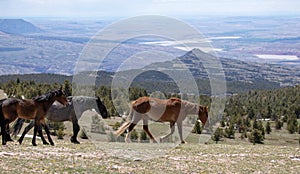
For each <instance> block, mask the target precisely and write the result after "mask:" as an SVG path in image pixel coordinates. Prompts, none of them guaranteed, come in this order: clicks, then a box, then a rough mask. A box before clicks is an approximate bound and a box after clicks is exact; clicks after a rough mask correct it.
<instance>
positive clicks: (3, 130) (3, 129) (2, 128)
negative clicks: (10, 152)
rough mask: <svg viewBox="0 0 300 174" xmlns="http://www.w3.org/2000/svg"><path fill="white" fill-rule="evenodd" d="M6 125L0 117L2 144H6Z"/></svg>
mask: <svg viewBox="0 0 300 174" xmlns="http://www.w3.org/2000/svg"><path fill="white" fill-rule="evenodd" d="M5 128H6V126H5V120H3V119H1V134H2V145H6V129H5Z"/></svg>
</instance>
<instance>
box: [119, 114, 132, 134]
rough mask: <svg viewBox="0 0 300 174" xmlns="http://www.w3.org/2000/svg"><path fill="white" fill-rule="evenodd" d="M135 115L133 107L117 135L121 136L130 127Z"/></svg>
mask: <svg viewBox="0 0 300 174" xmlns="http://www.w3.org/2000/svg"><path fill="white" fill-rule="evenodd" d="M132 117H133V108H131V109H130V112H129V115H128V116H127V118H126V121H125V122H124V123H123V124H122V126H120V127H119V129H118V130H117V131H116V132H115V134H116V135H117V136H120V135H121V134H122V133H123V132H125V130H126V129H127V128H128V127H129V125H130V123H131V120H132Z"/></svg>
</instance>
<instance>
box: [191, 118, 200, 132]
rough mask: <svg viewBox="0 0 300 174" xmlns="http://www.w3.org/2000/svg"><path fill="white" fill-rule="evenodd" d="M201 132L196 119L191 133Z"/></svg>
mask: <svg viewBox="0 0 300 174" xmlns="http://www.w3.org/2000/svg"><path fill="white" fill-rule="evenodd" d="M201 132H202V128H201V124H200V122H199V121H196V123H195V125H194V128H193V130H192V133H195V134H201Z"/></svg>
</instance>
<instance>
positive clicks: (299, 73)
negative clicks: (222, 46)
mask: <svg viewBox="0 0 300 174" xmlns="http://www.w3.org/2000/svg"><path fill="white" fill-rule="evenodd" d="M211 59H215V60H219V62H220V63H221V64H222V67H223V70H224V74H225V78H226V81H232V82H243V83H254V81H269V82H274V83H278V84H280V85H281V86H291V85H296V84H299V81H300V69H299V67H293V66H287V65H278V64H260V63H256V62H249V61H248V62H246V61H240V60H237V59H229V58H217V57H215V56H213V55H210V54H207V53H204V52H202V51H201V50H199V49H193V50H192V51H189V52H187V53H186V54H185V55H183V56H181V57H178V58H177V59H175V60H172V61H166V62H163V63H155V64H151V65H149V66H147V67H145V69H153V68H154V67H155V68H156V69H167V68H172V69H176V67H178V66H176V64H178V62H182V63H183V64H184V65H185V66H186V67H187V68H188V69H189V70H190V72H191V73H192V74H193V76H194V78H197V79H207V78H208V75H207V69H206V68H205V67H204V65H203V62H205V61H209V60H211ZM180 68H181V67H178V69H180Z"/></svg>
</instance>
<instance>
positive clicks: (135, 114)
mask: <svg viewBox="0 0 300 174" xmlns="http://www.w3.org/2000/svg"><path fill="white" fill-rule="evenodd" d="M188 114H197V115H198V119H199V120H201V122H202V124H203V125H205V123H206V121H207V119H208V108H207V107H206V106H201V105H199V104H196V103H191V102H188V101H185V100H181V99H178V98H170V99H168V100H161V99H157V98H150V97H141V98H139V99H137V100H135V101H133V102H132V103H131V110H130V113H129V115H128V117H127V120H128V121H127V122H125V123H124V124H123V125H122V126H121V127H120V128H119V129H118V130H117V131H116V132H115V134H116V135H121V134H122V133H123V132H124V131H125V130H126V129H127V128H128V133H127V135H126V138H125V141H129V137H130V132H131V131H132V130H133V128H134V127H135V125H136V124H137V123H138V122H139V121H140V120H141V119H143V129H144V131H145V132H146V133H147V134H148V136H149V137H150V139H151V140H152V141H153V142H156V140H155V139H154V137H153V136H152V134H151V133H150V131H149V129H148V120H149V119H152V120H154V121H157V122H170V128H171V132H170V133H169V134H167V135H165V136H163V137H161V139H160V141H161V142H163V141H164V140H165V139H166V138H168V137H169V136H170V135H172V134H173V133H174V131H175V127H174V125H175V123H177V127H178V132H179V137H180V140H181V143H185V141H184V140H183V137H182V121H183V120H184V119H185V118H186V116H187V115H188Z"/></svg>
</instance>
